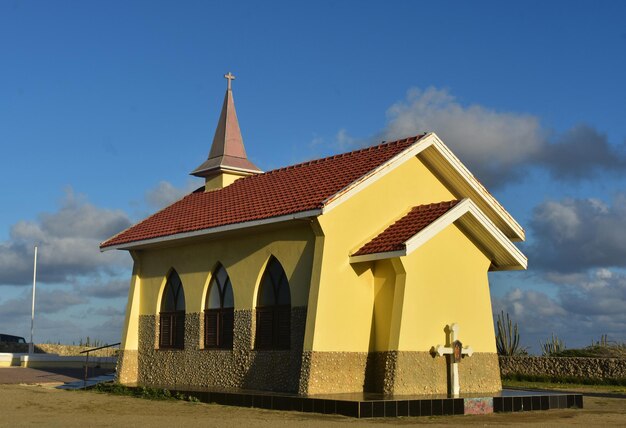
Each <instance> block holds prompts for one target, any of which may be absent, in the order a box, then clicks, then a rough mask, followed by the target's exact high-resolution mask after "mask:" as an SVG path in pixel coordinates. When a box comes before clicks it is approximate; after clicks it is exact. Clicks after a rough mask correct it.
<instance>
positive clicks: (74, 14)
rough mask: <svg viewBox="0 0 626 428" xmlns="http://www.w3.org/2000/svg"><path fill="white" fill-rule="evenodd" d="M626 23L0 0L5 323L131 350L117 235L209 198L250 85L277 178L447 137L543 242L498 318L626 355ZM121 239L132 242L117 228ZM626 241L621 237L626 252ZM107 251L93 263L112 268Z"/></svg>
mask: <svg viewBox="0 0 626 428" xmlns="http://www.w3.org/2000/svg"><path fill="white" fill-rule="evenodd" d="M625 17H626V4H624V3H623V2H619V1H606V2H591V1H588V2H580V1H578V2H574V1H567V2H558V1H554V2H519V3H515V4H513V3H509V2H472V3H470V2H446V1H444V2H425V1H421V2H417V1H411V2H408V1H407V2H402V1H390V2H385V3H384V4H383V3H382V2H362V1H359V2H355V1H343V2H324V1H318V2H308V3H301V4H296V2H238V3H234V2H230V3H224V2H219V3H218V2H206V1H199V2H191V1H188V2H184V3H182V2H163V1H161V2H157V1H150V2H148V1H146V2H141V1H132V2H121V1H109V2H79V1H56V2H44V1H28V2H26V1H10V0H4V1H0V61H1V62H0V65H1V66H0V145H1V147H2V153H3V157H4V159H5V162H4V163H3V167H2V168H1V169H0V183H2V184H1V185H2V195H3V203H2V207H3V209H2V210H0V291H2V293H1V294H0V321H1V322H2V324H1V325H3V326H4V327H2V328H3V329H10V330H11V331H7V333H11V332H13V333H16V334H22V335H27V333H28V327H29V319H28V318H29V311H30V303H29V295H28V293H29V292H30V287H29V286H28V285H29V283H30V281H31V280H32V272H31V271H30V269H31V268H32V259H31V257H32V245H33V244H34V242H40V244H41V248H40V275H41V284H40V289H41V293H42V294H41V304H40V306H39V308H40V311H41V312H40V313H39V315H38V324H37V325H40V326H41V327H39V328H38V329H37V334H36V340H38V341H46V340H52V341H56V340H61V341H65V342H71V341H78V340H79V338H81V337H82V338H84V337H85V336H87V335H90V336H91V337H94V336H96V337H98V338H101V339H103V340H110V341H113V340H116V339H118V338H119V330H120V326H121V321H122V317H123V315H122V313H123V309H124V304H125V298H126V289H127V285H128V277H129V272H130V270H129V269H130V260H129V259H130V258H129V257H128V256H127V255H125V254H123V253H120V254H113V253H110V252H109V253H105V254H100V253H99V252H98V251H97V243H98V242H99V241H101V240H102V239H104V238H105V237H106V236H105V235H106V234H108V233H115V232H116V231H117V230H119V228H120V227H123V226H124V225H126V224H128V223H129V222H135V221H138V220H140V219H141V218H142V217H143V216H145V215H147V214H149V213H150V212H152V211H154V210H155V209H157V208H160V207H161V206H163V204H166V203H168V202H170V201H172V200H173V199H175V198H177V197H180V196H182V195H183V194H184V193H185V192H186V191H189V190H190V189H192V188H194V186H199V185H200V184H201V181H200V180H199V179H194V178H191V177H189V175H188V173H189V172H190V171H191V170H192V169H193V168H195V167H196V166H197V165H198V164H199V163H201V162H202V161H203V160H204V159H205V158H206V155H207V153H208V150H209V147H210V143H211V139H212V137H213V132H214V129H215V125H216V122H217V118H218V115H219V109H220V107H221V101H222V97H223V92H224V89H225V81H224V79H223V78H222V76H223V74H224V73H226V72H228V71H232V72H233V74H235V75H236V76H237V79H236V80H235V82H234V83H233V88H234V94H235V101H236V105H237V112H238V116H239V119H240V124H241V128H242V133H243V136H244V142H245V144H246V149H247V151H248V155H249V157H250V158H251V159H252V160H253V161H254V162H255V163H256V164H257V165H259V166H260V167H261V168H263V169H265V170H268V169H273V168H276V167H279V166H283V165H288V164H291V163H295V162H299V161H303V160H306V159H311V158H314V157H319V156H324V155H328V154H332V153H337V152H341V151H346V150H351V149H355V148H358V147H361V146H364V145H368V144H373V143H375V142H379V141H380V140H383V139H387V140H388V139H391V138H394V137H402V136H405V135H413V134H417V133H418V132H420V131H424V130H430V131H435V132H437V133H438V135H440V136H441V137H442V138H443V139H444V141H445V142H446V143H447V144H448V145H449V146H450V147H451V148H452V149H453V151H454V152H455V153H457V155H459V157H460V158H461V160H463V161H464V162H465V163H466V164H467V165H468V167H469V168H470V169H471V170H472V171H473V172H474V173H475V174H476V175H477V176H478V178H479V179H481V180H482V181H483V182H484V183H485V184H486V185H487V186H488V188H489V189H490V190H491V191H492V193H494V194H495V195H496V197H497V198H498V199H499V200H500V201H501V202H502V203H503V204H504V205H505V207H506V208H507V209H508V210H509V211H510V212H511V213H512V214H513V215H514V216H515V217H516V218H517V219H518V220H519V221H520V223H521V224H522V225H523V226H524V227H525V228H526V230H527V232H528V238H529V239H528V242H527V243H525V244H523V246H522V249H523V250H524V251H525V252H526V253H527V255H528V256H529V259H530V269H529V271H528V272H525V273H519V272H518V273H512V274H508V273H498V274H492V275H491V281H492V294H493V305H494V311H499V310H500V309H503V310H505V311H508V312H509V313H511V315H512V316H513V317H514V319H516V320H518V321H519V322H520V324H521V327H522V334H523V335H522V341H523V342H524V344H525V345H526V346H530V347H531V348H534V349H536V348H537V346H538V342H539V340H541V339H545V338H547V337H549V336H550V334H551V333H552V332H554V333H556V334H558V335H559V336H561V337H564V338H565V341H566V344H568V345H571V346H580V345H584V344H587V343H589V342H590V341H591V339H592V338H598V337H599V335H600V334H603V333H607V334H609V336H610V338H612V339H613V340H622V341H624V340H626V336H625V333H624V332H625V331H626V316H625V315H624V314H623V312H625V311H624V308H626V273H625V271H624V267H625V266H626V219H625V218H626V196H625V195H626V174H625V171H626V149H625V147H626V121H625V120H624V117H626V83H625V80H624V78H623V76H625V75H626V24H624V18H625ZM116 229H117V230H116ZM622 238H623V239H622ZM94 246H95V248H94Z"/></svg>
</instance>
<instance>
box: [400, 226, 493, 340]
mask: <svg viewBox="0 0 626 428" xmlns="http://www.w3.org/2000/svg"><path fill="white" fill-rule="evenodd" d="M402 263H403V265H404V268H405V270H406V276H407V283H406V285H405V287H404V298H403V300H404V307H403V309H402V320H401V328H400V330H399V335H398V338H397V341H398V344H397V348H396V349H398V350H400V351H428V350H429V349H430V348H431V347H432V346H435V345H438V344H441V345H445V344H446V343H445V341H446V335H445V332H444V328H445V326H446V325H449V324H452V323H457V324H458V325H459V328H460V330H459V340H461V342H463V344H464V345H465V346H467V345H470V346H471V347H472V348H473V349H474V351H476V352H496V347H495V333H494V327H493V319H492V312H491V299H490V296H489V282H488V277H487V271H488V269H489V264H490V260H489V259H488V258H487V257H486V256H485V255H484V254H483V253H482V252H481V251H480V250H479V249H478V248H477V247H476V246H475V245H474V243H472V241H471V240H470V239H469V238H468V237H467V236H466V235H465V234H464V233H463V232H462V231H461V230H460V229H459V228H458V227H457V226H455V225H454V224H451V225H449V226H448V227H446V228H445V229H444V230H443V231H441V232H440V233H439V234H438V235H436V236H435V237H434V238H432V239H431V240H430V241H428V242H427V243H425V244H424V245H423V246H421V247H420V248H418V249H417V250H415V251H414V252H413V253H412V254H410V255H408V256H406V257H403V258H402ZM394 309H396V308H394Z"/></svg>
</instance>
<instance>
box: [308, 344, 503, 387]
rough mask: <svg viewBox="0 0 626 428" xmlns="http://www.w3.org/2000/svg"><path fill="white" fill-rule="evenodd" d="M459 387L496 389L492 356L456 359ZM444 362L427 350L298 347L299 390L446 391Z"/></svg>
mask: <svg viewBox="0 0 626 428" xmlns="http://www.w3.org/2000/svg"><path fill="white" fill-rule="evenodd" d="M459 377H460V379H461V389H462V390H463V391H464V392H466V393H488V392H496V391H500V390H501V389H502V383H501V381H500V369H499V365H498V356H497V354H495V353H481V352H476V353H474V354H473V355H472V357H464V358H463V360H462V362H461V363H460V364H459ZM449 379H450V373H449V364H448V361H447V359H446V358H445V357H434V356H433V355H432V354H431V353H430V352H409V351H388V352H371V353H359V352H311V351H307V352H304V354H303V357H302V375H301V382H300V389H299V392H300V393H301V394H331V393H342V392H363V391H365V392H377V393H383V394H396V395H402V394H413V395H415V394H447V393H448V391H450V384H449Z"/></svg>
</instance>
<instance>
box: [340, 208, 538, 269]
mask: <svg viewBox="0 0 626 428" xmlns="http://www.w3.org/2000/svg"><path fill="white" fill-rule="evenodd" d="M452 223H455V224H457V225H458V226H459V227H460V228H462V229H463V230H464V231H465V232H466V233H468V234H469V235H470V236H472V237H473V238H474V239H476V240H477V241H478V242H479V244H480V245H481V249H482V250H483V251H485V252H486V253H487V255H488V257H489V258H490V259H491V261H492V266H491V268H490V270H521V269H526V268H527V266H528V259H527V258H526V256H525V255H524V254H523V253H522V252H521V251H520V250H519V249H518V248H517V247H516V246H515V244H513V243H512V242H511V240H510V239H509V238H507V237H506V236H505V235H504V234H503V233H502V231H501V230H500V229H499V228H498V227H497V226H496V225H495V224H494V223H493V222H492V221H491V220H490V219H489V218H488V217H487V216H486V215H485V214H484V213H483V212H482V211H481V210H480V208H479V207H478V206H477V205H476V204H475V203H474V201H472V200H471V199H469V198H465V199H463V200H462V201H461V202H459V203H458V204H457V205H455V206H454V207H453V208H451V209H450V210H449V211H448V212H446V213H445V214H444V215H442V216H441V217H439V218H438V219H437V220H435V221H433V222H432V223H431V224H429V225H428V226H426V227H425V228H424V229H422V230H421V231H419V232H418V233H416V234H415V235H413V236H412V237H411V238H409V239H408V240H407V241H406V242H405V243H404V244H405V248H404V249H403V250H399V251H390V252H384V253H372V254H363V255H359V256H350V263H361V262H371V261H375V260H381V259H388V258H392V257H404V256H407V255H409V254H411V253H412V252H413V251H415V250H417V249H418V248H420V247H421V246H422V245H424V244H425V243H426V242H428V241H429V240H431V239H432V238H433V237H435V236H436V235H437V234H438V233H439V232H441V231H442V230H444V229H445V228H446V227H448V226H449V225H451V224H452Z"/></svg>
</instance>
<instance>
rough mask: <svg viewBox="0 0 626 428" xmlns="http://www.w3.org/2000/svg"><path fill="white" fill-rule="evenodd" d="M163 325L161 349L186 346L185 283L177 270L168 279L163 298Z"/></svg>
mask: <svg viewBox="0 0 626 428" xmlns="http://www.w3.org/2000/svg"><path fill="white" fill-rule="evenodd" d="M160 315H161V323H160V326H159V347H160V348H179V349H182V348H184V346H185V292H184V291H183V283H182V282H181V281H180V277H179V276H178V273H176V271H175V270H172V272H171V273H170V275H169V276H168V277H167V282H166V283H165V289H164V290H163V297H162V298H161V313H160Z"/></svg>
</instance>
